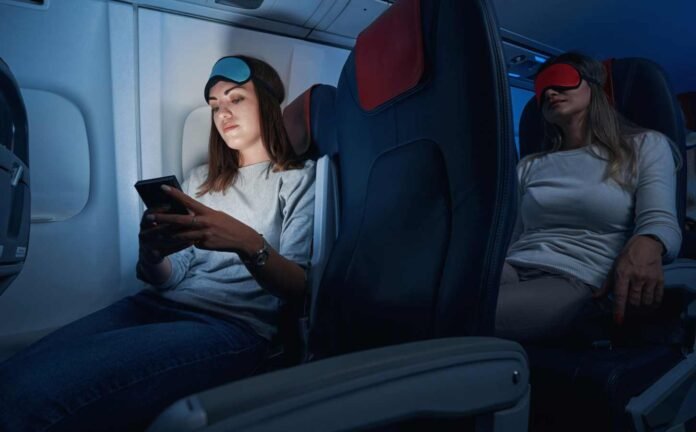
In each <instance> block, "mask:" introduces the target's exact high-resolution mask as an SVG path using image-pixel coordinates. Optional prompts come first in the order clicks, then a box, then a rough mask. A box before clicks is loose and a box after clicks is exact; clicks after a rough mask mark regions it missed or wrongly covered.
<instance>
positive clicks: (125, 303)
mask: <svg viewBox="0 0 696 432" xmlns="http://www.w3.org/2000/svg"><path fill="white" fill-rule="evenodd" d="M204 95H205V99H206V101H207V102H208V104H209V105H210V108H211V118H212V120H211V131H210V138H209V161H208V163H207V164H206V165H203V166H200V167H198V168H196V169H194V170H193V171H192V172H191V174H190V175H189V177H188V179H187V180H186V181H185V182H184V184H183V192H182V191H179V190H177V189H175V188H167V187H164V189H165V193H167V194H169V195H170V196H171V197H172V198H173V199H175V200H177V201H179V202H180V203H182V204H183V205H184V206H185V207H186V208H187V209H188V211H189V214H188V215H182V214H167V213H162V212H158V211H152V210H148V211H146V212H145V214H144V215H143V218H142V221H141V230H140V235H139V238H140V254H139V261H138V264H137V274H138V277H139V278H140V279H141V280H143V281H145V282H147V283H148V284H149V287H148V289H145V290H143V291H142V292H140V293H138V294H136V295H134V296H130V297H126V298H124V299H122V300H120V301H118V302H116V303H114V304H113V305H111V306H109V307H107V308H105V309H102V310H100V311H97V312H95V313H93V314H91V315H89V316H87V317H84V318H82V319H80V320H78V321H75V322H73V323H72V324H69V325H67V326H65V327H63V328H61V329H59V330H58V331H56V332H54V333H53V334H51V335H49V336H47V337H46V338H44V339H42V340H40V341H39V342H37V343H36V344H34V345H32V346H30V347H29V348H27V349H26V350H24V351H22V352H20V353H18V354H16V355H15V356H14V357H11V358H10V359H8V360H7V361H5V362H4V363H2V364H0V430H3V431H6V432H11V431H27V430H47V431H64V430H65V431H75V430H100V431H106V430H118V431H124V430H142V429H144V428H146V427H147V426H148V425H149V424H150V423H151V422H152V420H153V419H154V418H155V417H156V416H157V414H158V413H160V412H161V411H162V410H163V409H165V408H166V407H167V406H168V405H170V404H171V403H172V402H174V401H176V400H178V399H180V398H182V397H184V396H186V395H188V394H191V393H195V392H198V391H202V390H204V389H207V388H211V387H214V386H217V385H221V384H223V383H225V382H228V381H231V380H234V379H238V378H242V377H245V376H248V375H251V374H253V373H254V371H255V370H256V369H257V367H258V366H259V364H260V363H261V361H262V360H263V359H264V357H265V356H266V355H267V353H268V348H269V345H270V340H271V339H272V338H273V336H274V334H275V333H276V325H277V315H278V308H279V306H280V303H281V301H282V299H285V298H291V297H296V296H301V295H302V293H303V292H304V290H305V280H306V278H305V269H306V265H307V263H308V262H309V259H310V246H311V233H312V225H313V210H314V205H313V203H314V163H313V162H312V161H303V160H302V159H301V158H299V157H298V156H297V155H296V154H295V153H294V151H293V149H292V147H291V146H290V143H289V139H288V137H287V133H286V131H285V129H284V126H283V122H282V114H281V109H280V104H281V102H282V101H283V99H284V87H283V84H282V81H281V80H280V77H279V76H278V73H277V72H276V71H275V70H274V69H273V68H272V67H271V66H270V65H268V64H267V63H265V62H263V61H261V60H258V59H255V58H252V57H247V56H234V57H224V58H222V59H220V60H218V62H217V63H215V65H214V67H213V69H212V72H211V74H210V78H209V80H208V82H207V84H206V86H205V90H204ZM194 197H195V198H194Z"/></svg>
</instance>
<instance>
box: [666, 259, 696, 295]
mask: <svg viewBox="0 0 696 432" xmlns="http://www.w3.org/2000/svg"><path fill="white" fill-rule="evenodd" d="M664 273H665V288H667V289H671V288H672V287H679V288H680V289H685V290H686V291H688V292H689V293H691V294H693V295H695V296H696V260H692V259H686V258H679V259H677V260H674V261H673V262H672V263H670V264H667V265H666V266H664Z"/></svg>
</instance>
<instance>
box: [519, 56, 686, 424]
mask: <svg viewBox="0 0 696 432" xmlns="http://www.w3.org/2000/svg"><path fill="white" fill-rule="evenodd" d="M605 67H606V68H607V72H608V85H607V87H606V88H605V91H607V94H608V96H609V98H610V100H612V101H613V103H614V105H615V107H616V108H617V109H618V111H619V112H621V113H622V114H623V115H624V116H625V117H626V118H627V119H628V120H630V121H632V122H633V123H635V124H637V125H639V126H641V127H646V128H649V129H654V130H657V131H660V132H662V133H663V134H665V135H666V136H667V137H669V138H670V139H671V140H672V141H673V142H674V144H676V147H677V149H678V151H679V152H680V154H681V158H682V160H684V152H685V144H684V143H685V141H684V128H683V125H682V122H681V120H682V119H681V115H679V111H678V110H679V108H678V105H677V103H676V98H675V96H674V94H673V93H672V89H671V86H670V84H669V81H668V80H667V77H666V75H665V73H664V72H663V71H662V69H661V68H660V67H659V66H658V65H657V64H655V63H653V62H651V61H649V60H645V59H639V58H625V59H614V60H611V61H607V62H605ZM543 133H544V132H543V123H542V117H541V113H540V111H539V109H538V107H537V105H536V101H535V100H534V98H532V99H531V100H530V101H529V102H528V103H527V105H526V107H525V109H524V111H523V114H522V118H521V120H520V132H519V137H520V156H521V157H523V156H526V155H528V154H531V153H535V152H539V151H543V150H544V149H543V148H542V147H541V145H542V137H543ZM685 183H686V182H685V167H684V166H682V168H681V169H680V170H679V172H678V173H677V185H678V186H677V214H678V218H679V221H680V226H682V227H683V226H684V225H683V221H684V209H685ZM682 253H683V249H682ZM664 271H665V297H664V300H663V305H662V307H661V308H660V310H659V311H658V312H657V313H656V314H655V316H653V317H650V318H645V317H643V318H640V317H634V318H633V319H632V317H631V315H630V313H629V314H627V316H626V321H625V323H624V325H623V326H621V328H618V327H615V326H613V324H612V323H611V317H607V320H606V321H607V322H605V323H603V325H602V327H603V330H605V331H606V333H604V334H601V333H602V332H599V333H598V334H597V340H595V341H593V343H592V348H590V346H588V344H585V345H582V344H581V343H580V342H579V341H578V342H579V343H578V344H576V345H574V346H571V347H547V346H525V348H526V349H527V353H528V355H529V359H530V365H531V369H532V373H531V383H532V388H533V389H534V391H533V393H532V395H533V396H532V418H533V422H532V428H534V429H535V430H558V429H562V430H616V431H619V430H620V431H623V430H636V431H643V430H666V429H668V428H669V427H673V426H674V427H676V425H680V424H686V423H688V422H691V423H689V424H691V425H693V422H694V413H696V399H694V397H696V358H695V357H694V354H693V346H694V322H695V321H696V303H694V299H695V298H696V287H694V284H696V262H695V261H693V260H690V259H686V258H684V257H683V255H681V256H680V258H679V259H677V260H676V261H675V262H674V263H672V264H668V265H665V266H664ZM629 312H630V311H629ZM607 333H608V334H607ZM606 337H609V338H610V339H611V340H603V339H604V338H606ZM570 345H572V343H570ZM560 394H565V395H570V396H567V397H559V395H560ZM632 398H633V399H632ZM588 414H590V415H588ZM687 429H688V428H687Z"/></svg>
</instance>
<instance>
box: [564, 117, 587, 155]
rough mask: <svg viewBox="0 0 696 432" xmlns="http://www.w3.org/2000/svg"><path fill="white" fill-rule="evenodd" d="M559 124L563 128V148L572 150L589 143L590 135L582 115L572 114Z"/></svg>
mask: <svg viewBox="0 0 696 432" xmlns="http://www.w3.org/2000/svg"><path fill="white" fill-rule="evenodd" d="M560 126H561V129H563V145H562V146H561V148H562V149H563V150H573V149H577V148H580V147H585V146H586V145H588V144H590V139H589V138H590V136H589V134H588V133H587V128H586V127H585V119H584V117H583V116H573V117H572V118H570V119H569V120H568V122H567V123H564V124H562V125H560Z"/></svg>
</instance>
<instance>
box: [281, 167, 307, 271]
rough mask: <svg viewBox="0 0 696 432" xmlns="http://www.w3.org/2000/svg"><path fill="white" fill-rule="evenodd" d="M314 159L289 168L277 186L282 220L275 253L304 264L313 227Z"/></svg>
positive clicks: (303, 265) (305, 263)
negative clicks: (293, 168) (298, 167)
mask: <svg viewBox="0 0 696 432" xmlns="http://www.w3.org/2000/svg"><path fill="white" fill-rule="evenodd" d="M314 170H315V167H314V162H313V161H307V162H306V164H305V167H304V168H302V169H298V170H290V171H288V175H286V176H284V177H283V183H282V184H281V187H280V197H279V198H280V209H281V212H282V214H283V223H282V227H281V231H280V247H279V250H278V253H279V254H281V255H282V256H284V257H285V258H287V259H289V260H291V261H294V262H295V263H297V264H299V265H300V266H302V267H304V268H306V267H307V266H308V265H309V261H310V254H311V247H312V233H313V228H314V175H315V171H314Z"/></svg>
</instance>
